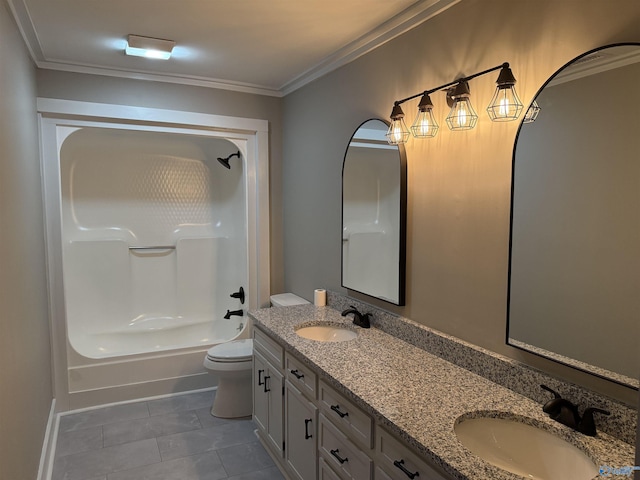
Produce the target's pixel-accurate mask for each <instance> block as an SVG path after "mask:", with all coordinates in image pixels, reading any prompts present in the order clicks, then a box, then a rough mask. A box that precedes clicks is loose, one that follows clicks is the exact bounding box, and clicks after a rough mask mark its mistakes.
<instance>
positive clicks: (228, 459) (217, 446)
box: [52, 391, 284, 480]
mask: <svg viewBox="0 0 640 480" xmlns="http://www.w3.org/2000/svg"><path fill="white" fill-rule="evenodd" d="M214 394H215V393H214V392H213V391H208V392H194V393H189V394H185V395H178V396H174V397H168V398H161V399H157V400H149V401H142V402H137V403H128V404H123V405H115V406H110V407H105V408H100V409H97V410H90V411H86V412H79V413H75V414H71V415H65V416H62V417H60V425H59V431H58V440H57V445H56V458H55V462H54V465H53V475H52V480H219V479H229V480H284V477H283V476H282V475H281V474H280V472H279V471H278V468H277V467H276V466H275V465H274V463H273V461H272V460H271V457H269V455H268V454H267V452H266V451H265V450H264V448H263V447H262V445H261V444H260V443H259V442H258V439H257V438H256V436H255V434H254V430H255V425H254V423H253V421H252V420H251V419H250V418H243V419H234V420H225V419H221V418H216V417H213V416H211V414H210V413H209V409H210V407H211V402H212V400H213V395H214Z"/></svg>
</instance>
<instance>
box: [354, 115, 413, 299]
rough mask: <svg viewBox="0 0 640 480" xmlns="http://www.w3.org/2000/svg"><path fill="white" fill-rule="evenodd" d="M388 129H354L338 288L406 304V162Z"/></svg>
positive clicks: (368, 125)
mask: <svg viewBox="0 0 640 480" xmlns="http://www.w3.org/2000/svg"><path fill="white" fill-rule="evenodd" d="M388 128H389V125H388V124H387V123H386V122H384V121H382V120H377V119H372V120H367V121H366V122H364V123H363V124H362V125H360V126H359V127H358V129H357V130H356V132H355V133H354V134H353V137H351V141H350V142H349V145H348V147H347V151H346V153H345V155H344V164H343V167H342V286H343V287H345V288H348V289H350V290H354V291H357V292H360V293H364V294H366V295H370V296H372V297H376V298H379V299H381V300H384V301H386V302H389V303H393V304H394V305H404V291H405V288H404V287H405V285H404V284H405V257H406V255H405V237H406V234H405V232H406V204H407V193H406V191H407V188H406V186H407V163H406V157H405V152H404V147H403V146H392V145H389V144H388V143H387V139H386V137H385V134H386V133H387V129H388Z"/></svg>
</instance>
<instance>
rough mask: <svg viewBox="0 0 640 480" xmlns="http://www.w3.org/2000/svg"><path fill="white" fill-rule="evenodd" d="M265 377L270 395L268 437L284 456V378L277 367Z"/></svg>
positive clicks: (270, 367) (271, 367)
mask: <svg viewBox="0 0 640 480" xmlns="http://www.w3.org/2000/svg"><path fill="white" fill-rule="evenodd" d="M266 373H267V375H266V376H265V377H264V382H265V385H264V387H265V391H266V392H267V393H268V395H269V427H268V428H267V437H268V438H269V441H270V442H271V443H272V446H273V448H274V449H275V450H276V451H277V452H278V453H279V454H280V455H281V456H282V453H283V449H284V435H283V433H284V381H283V380H284V378H283V376H282V374H281V373H280V372H279V371H278V370H276V368H275V367H273V366H271V365H270V366H269V367H268V368H267V372H266Z"/></svg>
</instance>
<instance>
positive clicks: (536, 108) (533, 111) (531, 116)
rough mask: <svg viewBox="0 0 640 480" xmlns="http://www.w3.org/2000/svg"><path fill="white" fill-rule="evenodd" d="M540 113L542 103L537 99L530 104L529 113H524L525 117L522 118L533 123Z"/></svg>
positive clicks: (523, 121)
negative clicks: (539, 103)
mask: <svg viewBox="0 0 640 480" xmlns="http://www.w3.org/2000/svg"><path fill="white" fill-rule="evenodd" d="M539 113H540V105H538V102H536V101H535V100H534V101H533V102H532V103H531V105H529V109H528V110H527V113H525V114H524V119H522V123H533V122H535V121H536V118H538V114H539Z"/></svg>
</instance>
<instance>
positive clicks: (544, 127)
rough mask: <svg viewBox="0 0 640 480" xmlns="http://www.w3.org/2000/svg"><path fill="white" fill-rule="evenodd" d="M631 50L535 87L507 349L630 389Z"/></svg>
mask: <svg viewBox="0 0 640 480" xmlns="http://www.w3.org/2000/svg"><path fill="white" fill-rule="evenodd" d="M638 85H640V44H637V45H616V46H610V47H604V48H602V49H598V50H596V51H592V52H588V53H587V54H585V55H583V56H581V57H578V59H576V60H575V61H573V62H572V63H570V64H569V65H568V66H566V67H565V68H563V69H562V70H560V71H559V72H558V73H557V74H556V75H554V76H553V77H552V78H551V79H550V81H549V82H548V83H547V84H546V85H545V86H544V88H542V89H541V90H540V92H539V93H538V95H537V97H536V99H535V100H536V101H537V103H538V105H539V106H540V112H539V115H538V117H537V119H536V120H535V121H534V122H532V123H523V124H521V125H520V130H519V132H518V137H517V140H516V145H515V149H514V157H513V183H512V189H513V196H512V207H511V208H512V209H511V214H512V222H511V253H510V256H511V258H510V273H509V277H510V278H509V307H508V315H509V318H508V329H507V342H508V343H509V344H510V345H513V346H515V347H518V348H522V349H525V350H528V351H531V352H533V353H536V354H539V355H542V356H545V357H548V358H551V359H554V360H556V361H559V362H561V363H565V364H568V365H571V366H573V367H576V368H579V369H582V370H585V371H588V372H590V373H592V374H594V375H598V376H601V377H604V378H607V379H610V380H612V381H615V382H617V383H620V384H623V385H627V386H630V387H633V388H636V389H637V388H638V383H639V382H638V378H639V377H640V114H639V111H640V89H639V88H638Z"/></svg>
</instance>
